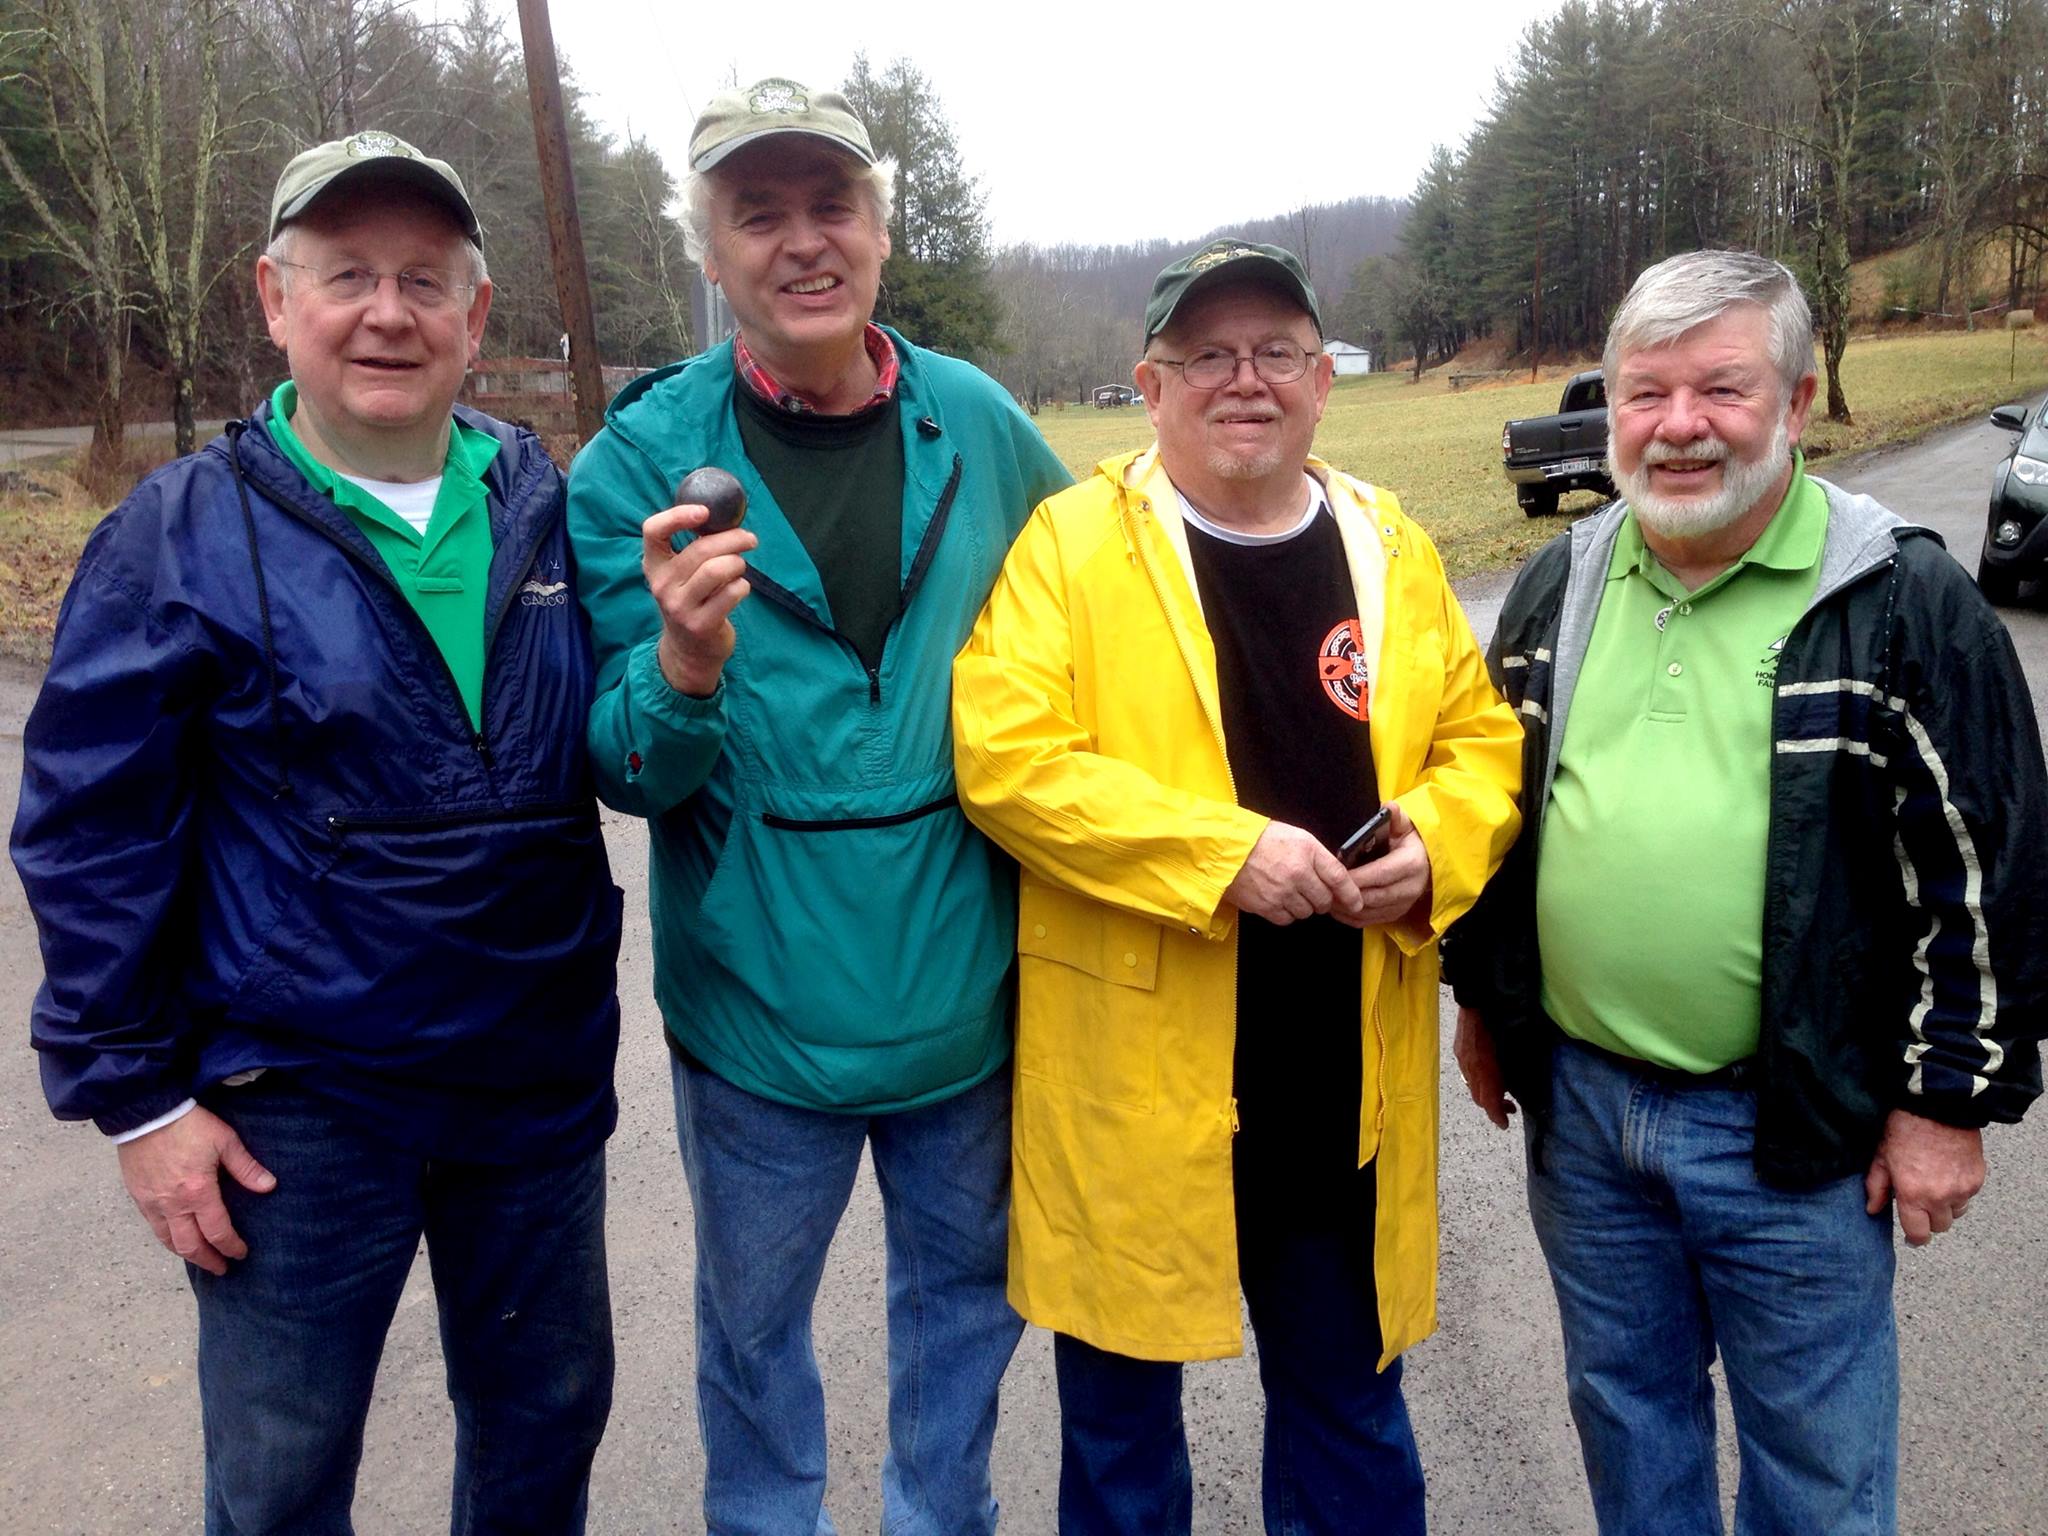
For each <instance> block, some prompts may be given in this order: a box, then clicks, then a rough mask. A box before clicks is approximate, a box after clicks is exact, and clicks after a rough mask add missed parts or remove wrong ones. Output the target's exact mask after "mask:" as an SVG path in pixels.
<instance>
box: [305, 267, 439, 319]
mask: <svg viewBox="0 0 2048 1536" xmlns="http://www.w3.org/2000/svg"><path fill="white" fill-rule="evenodd" d="M278 265H279V266H280V267H296V268H297V269H298V270H299V271H301V272H310V273H312V274H313V286H314V288H316V289H317V290H318V291H319V294H320V297H321V298H323V299H329V300H332V301H333V302H334V303H336V304H360V303H362V301H363V300H365V299H367V298H369V297H370V295H371V294H373V293H375V292H376V291H377V288H378V285H379V284H381V283H382V282H383V281H384V279H385V278H387V277H388V278H390V279H391V280H392V281H393V282H394V283H396V284H398V296H399V298H400V299H402V300H404V302H405V303H406V304H407V305H408V306H409V307H411V308H413V309H445V308H447V307H448V306H449V305H450V304H454V303H457V302H460V301H464V300H467V299H468V297H469V296H470V295H471V294H472V293H474V292H476V285H475V284H474V283H471V282H469V281H468V280H467V279H465V278H464V277H462V276H461V275H460V274H458V273H454V272H448V271H444V270H443V269H442V268H440V267H407V268H406V269H405V270H404V271H403V272H377V271H373V270H372V269H371V268H369V267H365V266H361V265H358V264H357V263H354V262H349V263H346V264H344V265H342V266H338V267H309V266H307V265H306V264H305V263H304V262H302V261H280V262H279V263H278Z"/></svg>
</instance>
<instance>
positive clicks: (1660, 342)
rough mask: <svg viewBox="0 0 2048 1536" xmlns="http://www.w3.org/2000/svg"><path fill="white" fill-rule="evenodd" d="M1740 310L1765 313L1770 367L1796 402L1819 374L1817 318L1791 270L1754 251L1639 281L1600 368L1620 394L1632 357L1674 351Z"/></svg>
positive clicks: (1673, 262) (1667, 267) (1662, 267)
mask: <svg viewBox="0 0 2048 1536" xmlns="http://www.w3.org/2000/svg"><path fill="white" fill-rule="evenodd" d="M1738 304H1754V305H1755V306H1756V307H1757V308H1759V309H1761V310H1762V311H1763V312H1764V315H1765V317H1766V319H1767V320H1768V322H1769V328H1770V345H1771V363H1772V366H1773V367H1775V368H1776V369H1777V371H1778V378H1779V381H1780V382H1781V383H1782V384H1783V385H1784V387H1785V394H1786V397H1787V398H1788V399H1789V398H1790V397H1791V394H1792V391H1793V390H1795V389H1796V388H1798V387H1799V381H1800V380H1801V379H1803V378H1805V377H1806V376H1807V375H1808V374H1809V373H1812V372H1813V311H1812V310H1810V309H1808V308H1807V305H1806V295H1805V294H1803V293H1801V292H1800V291H1799V279H1798V278H1796V277H1794V276H1793V275H1792V272H1791V269H1790V268H1788V267H1786V266H1785V265H1784V264H1783V263H1782V262H1776V261H1772V260H1771V259H1770V258H1769V257H1768V256H1758V255H1756V254H1755V253H1753V252H1750V251H1687V252H1686V253H1685V254H1684V255H1682V256H1673V257H1671V258H1669V259H1668V260H1665V261H1660V262H1658V263H1657V265H1656V266H1654V267H1651V268H1649V269H1648V270H1647V271H1645V272H1644V273H1643V274H1642V276H1640V277H1638V278H1637V279H1636V280H1635V284H1634V286H1633V287H1631V288H1630V289H1629V291H1628V297H1627V298H1625V299H1623V300H1622V301H1621V308H1619V309H1617V310H1616V311H1615V312H1614V323H1613V324H1612V325H1610V326H1609V327H1608V329H1607V350H1606V352H1605V354H1604V355H1603V356H1602V358H1601V365H1602V367H1604V368H1605V370H1606V373H1607V387H1608V389H1609V390H1612V389H1613V388H1614V385H1615V379H1616V376H1617V374H1618V372H1619V370H1620V366H1621V359H1622V356H1623V355H1624V354H1625V353H1629V352H1639V351H1642V350H1643V349H1644V348H1646V347H1662V346H1668V345H1670V344H1671V343H1672V342H1674V341H1676V340H1678V338H1679V337H1681V336H1683V335H1685V333H1686V332H1688V331H1690V330H1693V329H1695V328H1697V327H1699V326H1702V325H1705V324H1706V323H1707V322H1708V321H1710V320H1718V319H1719V318H1720V317H1721V316H1722V315H1724V314H1726V313H1727V312H1728V311H1729V310H1731V309H1733V308H1735V307H1736V306H1737V305H1738Z"/></svg>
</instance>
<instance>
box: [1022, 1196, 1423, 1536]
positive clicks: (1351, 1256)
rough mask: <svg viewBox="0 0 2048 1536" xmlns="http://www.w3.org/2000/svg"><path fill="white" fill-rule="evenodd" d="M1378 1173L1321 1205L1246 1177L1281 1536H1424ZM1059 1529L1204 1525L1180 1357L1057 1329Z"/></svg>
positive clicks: (1162, 1531) (1241, 1200) (1167, 1531)
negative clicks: (1378, 1242)
mask: <svg viewBox="0 0 2048 1536" xmlns="http://www.w3.org/2000/svg"><path fill="white" fill-rule="evenodd" d="M1373 1172H1374V1170H1373V1169H1372V1168H1371V1167H1370V1166H1368V1167H1366V1168H1364V1169H1362V1170H1360V1172H1359V1174H1358V1175H1357V1177H1356V1179H1355V1180H1353V1181H1352V1182H1351V1185H1350V1187H1349V1189H1348V1191H1346V1192H1345V1193H1344V1194H1343V1195H1342V1196H1340V1197H1339V1198H1337V1199H1335V1200H1333V1201H1331V1202H1330V1203H1329V1204H1327V1205H1325V1206H1322V1207H1321V1208H1319V1209H1318V1208H1301V1207H1297V1208H1294V1209H1291V1210H1276V1209H1271V1208H1269V1207H1268V1206H1267V1205H1266V1203H1265V1202H1264V1201H1263V1200H1261V1198H1260V1197H1259V1194H1258V1192H1257V1191H1255V1190H1251V1189H1248V1188H1246V1187H1245V1186H1244V1185H1243V1184H1242V1183H1240V1185H1239V1188H1238V1197H1237V1222H1238V1279H1239V1281H1240V1283H1241V1284H1242V1285H1243V1286H1244V1299H1245V1304H1246V1306H1247V1307H1248V1308H1249V1309H1250V1311H1251V1316H1252V1330H1253V1332H1254V1334H1255V1335H1256V1336H1257V1338H1258V1345H1259V1383H1260V1385H1261V1386H1262V1387H1264V1388H1265V1395H1266V1434H1265V1449H1264V1457H1263V1463H1262V1466H1261V1469H1260V1483H1259V1499H1260V1506H1261V1509H1262V1511H1263V1514H1264V1517H1265V1526H1266V1530H1267V1531H1268V1532H1269V1533H1271V1536H1367V1533H1370V1536H1421V1532H1422V1531H1423V1528H1424V1516H1423V1485H1422V1461H1421V1458H1420V1456H1419V1455H1418V1454H1417V1452H1416V1449H1415V1432H1414V1430H1413V1428H1412V1427H1411V1426H1410V1424H1409V1421H1408V1405H1407V1403H1406V1402H1405V1401H1403V1399H1402V1397H1401V1362H1400V1361H1399V1360H1396V1361H1394V1362H1393V1363H1392V1364H1391V1365H1389V1366H1388V1367H1387V1368H1386V1370H1385V1371H1380V1370H1379V1369H1378V1365H1379V1355H1380V1325H1379V1310H1378V1299H1377V1295H1376V1292H1375V1288H1374V1285H1373V1277H1372V1230H1373ZM1053 1366H1054V1369H1055V1372H1056V1374H1057V1377H1058V1381H1059V1394H1060V1494H1059V1522H1060V1536H1179V1533H1185V1532H1187V1531H1188V1530H1189V1528H1190V1525H1191V1523H1192V1520H1193V1488H1192V1483H1191V1478H1190V1474H1189V1468H1188V1440H1187V1431H1186V1428H1185V1425H1184V1423H1183V1420H1182V1417H1181V1367H1180V1365H1179V1364H1178V1363H1176V1362H1173V1361H1159V1360H1134V1359H1131V1358H1130V1357H1129V1356H1126V1355H1118V1354H1112V1353H1110V1352H1108V1351H1107V1350H1101V1349H1097V1348H1095V1347H1094V1346H1093V1345H1092V1344H1086V1343H1083V1342H1082V1341H1081V1340H1080V1339H1076V1338H1073V1337H1070V1336H1069V1335H1067V1334H1058V1335H1055V1337H1054V1339H1053Z"/></svg>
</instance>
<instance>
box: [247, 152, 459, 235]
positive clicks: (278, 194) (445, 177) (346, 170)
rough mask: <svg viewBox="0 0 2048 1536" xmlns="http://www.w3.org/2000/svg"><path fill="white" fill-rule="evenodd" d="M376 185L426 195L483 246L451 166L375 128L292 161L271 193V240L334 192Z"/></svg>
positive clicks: (453, 168) (304, 153) (298, 156)
mask: <svg viewBox="0 0 2048 1536" xmlns="http://www.w3.org/2000/svg"><path fill="white" fill-rule="evenodd" d="M379 181H381V182H397V183H399V184H401V185H403V186H408V187H413V188H416V189H418V190H419V191H421V192H424V193H426V194H427V196H429V197H431V198H433V199H434V200H435V201H436V202H438V203H440V204H441V206H442V207H444V208H446V209H447V210H448V212H449V213H450V214H451V215H453V216H454V219H455V222H456V223H458V224H460V225H461V226H462V232H463V233H464V234H465V235H468V236H469V238H470V239H472V240H474V241H475V242H476V243H477V244H478V245H482V244H483V243H484V235H483V230H482V228H481V227H480V226H479V225H478V224H477V221H476V209H474V208H472V207H471V206H470V203H469V194H468V193H467V192H465V191H463V190H462V178H461V177H460V176H457V175H456V174H455V167H454V166H452V165H450V164H449V163H448V162H447V161H445V160H434V159H430V158H428V157H427V156H426V155H423V154H421V153H420V152H419V151H418V150H416V149H414V148H413V147H412V146H411V145H410V144H408V143H406V142H405V140H403V139H401V138H399V137H398V136H397V135H396V134H392V133H384V132H382V131H380V130H378V129H374V128H372V129H367V130H365V131H364V132H362V133H352V134H350V135H349V136H348V137H347V138H345V139H334V140H332V141H330V142H329V143H326V144H316V145H314V146H313V147H312V148H311V149H309V150H306V151H304V152H303V153H301V154H297V155H294V156H293V157H292V162H291V164H289V165H287V166H286V167H285V168H284V174H283V175H281V176H279V177H278V178H277V189H276V190H275V191H274V192H272V193H271V194H270V238H271V239H273V240H275V239H276V238H277V232H278V231H279V230H280V229H282V228H284V226H285V225H286V224H289V223H290V222H291V221H292V220H293V219H296V218H297V217H298V216H299V215H300V214H302V213H304V212H305V211H306V210H307V209H308V208H310V207H312V206H313V204H314V203H316V202H318V201H319V200H320V199H321V198H322V197H323V196H325V195H326V194H327V193H328V192H330V191H332V190H333V189H334V188H336V187H340V186H358V185H361V184H363V183H365V182H379Z"/></svg>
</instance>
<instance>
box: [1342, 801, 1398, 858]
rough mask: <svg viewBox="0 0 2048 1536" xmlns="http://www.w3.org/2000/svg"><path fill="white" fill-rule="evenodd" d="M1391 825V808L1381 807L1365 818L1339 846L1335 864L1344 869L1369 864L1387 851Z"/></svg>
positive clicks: (1392, 818) (1388, 806)
mask: <svg viewBox="0 0 2048 1536" xmlns="http://www.w3.org/2000/svg"><path fill="white" fill-rule="evenodd" d="M1393 825H1394V808H1393V806H1392V805H1383V806H1381V807H1380V808H1379V809H1378V810H1376V811H1374V812H1373V813H1372V814H1371V815H1370V816H1368V817H1366V819H1365V824H1364V825H1363V826H1361V827H1360V828H1359V829H1358V830H1357V831H1356V832H1354V833H1352V834H1351V835H1350V836H1349V837H1347V838H1345V839H1344V841H1343V843H1342V844H1341V845H1339V847H1338V849H1337V862H1338V863H1340V864H1342V865H1343V866H1344V867H1345V868H1346V869H1356V868H1358V866H1359V865H1361V864H1370V863H1371V862H1372V861H1373V860H1374V859H1376V858H1378V857H1379V856H1380V855H1381V854H1383V853H1385V852H1386V851H1387V842H1388V840H1389V839H1390V838H1391V837H1392V835H1393Z"/></svg>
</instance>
